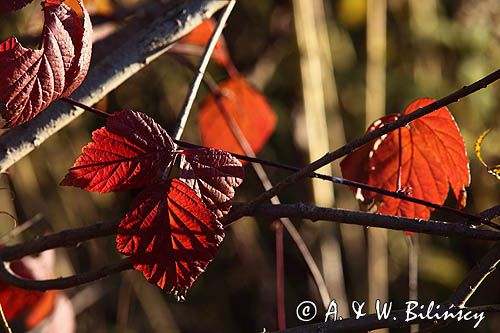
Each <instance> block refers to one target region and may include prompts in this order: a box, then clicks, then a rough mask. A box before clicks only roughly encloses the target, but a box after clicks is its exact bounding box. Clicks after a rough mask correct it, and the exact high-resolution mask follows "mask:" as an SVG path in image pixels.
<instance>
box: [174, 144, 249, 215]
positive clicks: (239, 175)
mask: <svg viewBox="0 0 500 333" xmlns="http://www.w3.org/2000/svg"><path fill="white" fill-rule="evenodd" d="M180 168H181V171H180V174H179V178H180V179H181V180H182V181H183V182H185V183H186V184H188V185H189V186H190V187H191V188H193V189H195V190H196V192H197V193H198V195H199V196H200V197H201V198H202V199H203V202H204V203H205V204H206V205H207V207H208V209H210V210H211V211H212V212H213V213H214V214H215V215H216V216H217V217H218V218H221V217H223V216H224V215H226V214H227V213H228V212H229V210H230V209H231V205H232V200H233V197H234V188H235V187H238V186H240V184H241V183H242V182H243V177H244V174H245V173H244V169H243V166H242V165H241V162H240V161H239V160H238V159H236V158H235V157H233V156H232V155H231V154H229V153H227V152H225V151H222V150H217V149H204V148H203V149H186V150H184V151H182V153H181V164H180Z"/></svg>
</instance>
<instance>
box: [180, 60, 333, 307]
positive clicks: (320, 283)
mask: <svg viewBox="0 0 500 333" xmlns="http://www.w3.org/2000/svg"><path fill="white" fill-rule="evenodd" d="M174 59H175V60H176V61H178V62H179V63H180V64H181V65H183V66H186V67H188V68H189V69H191V70H193V71H196V68H195V67H194V66H193V64H192V63H191V62H189V61H188V60H187V59H185V58H184V57H182V56H175V57H174ZM203 81H204V83H205V84H206V85H207V87H208V89H209V90H210V92H211V93H212V94H214V96H215V101H216V103H217V106H218V108H219V111H221V113H222V116H223V117H224V120H225V121H226V123H227V125H228V127H229V128H230V130H231V133H232V135H233V137H234V139H235V140H236V141H237V142H238V144H239V145H240V148H241V149H242V150H243V151H244V152H245V154H246V155H239V154H232V153H231V154H232V155H233V156H235V157H237V158H239V159H241V160H246V161H249V162H252V163H251V165H252V168H253V169H254V171H255V173H256V174H257V177H258V178H259V180H260V182H261V183H262V186H263V187H264V189H266V190H268V189H270V188H272V183H271V181H270V179H269V177H268V175H267V173H266V171H265V170H264V168H263V167H262V165H261V164H265V162H268V161H265V160H261V159H259V158H257V156H256V155H255V152H254V151H253V149H252V147H251V146H250V143H249V142H248V140H247V139H246V137H245V135H244V133H243V132H242V130H241V128H240V127H239V126H238V124H237V123H236V121H235V120H234V118H233V117H232V116H231V114H230V113H229V112H227V110H226V107H225V106H224V103H222V101H221V97H222V92H221V90H220V88H219V86H218V85H217V83H216V82H215V80H214V79H213V78H212V77H211V76H210V74H208V73H207V75H205V76H204V77H203ZM174 142H175V143H176V144H177V145H180V146H181V147H186V148H206V147H203V146H199V145H195V144H191V143H187V142H183V141H180V140H175V139H174ZM263 162H264V163H263ZM270 163H271V164H273V162H270ZM277 164H279V163H277ZM271 203H273V204H280V200H279V198H278V197H275V198H273V199H272V200H271ZM279 220H280V222H281V224H282V225H283V226H284V227H285V229H286V230H287V232H288V234H289V235H290V237H291V238H292V240H293V242H294V243H295V245H296V246H297V249H298V250H299V252H300V253H301V255H302V258H303V259H304V261H305V263H306V265H307V267H308V269H309V271H310V273H311V276H312V278H313V280H314V283H315V284H316V287H317V288H318V292H319V294H320V297H321V300H322V302H323V305H324V307H325V308H326V307H328V304H329V302H330V296H329V294H328V289H327V287H326V283H325V280H324V279H323V276H322V275H321V272H320V270H319V268H318V265H317V264H316V261H315V260H314V258H313V256H312V255H311V252H310V251H309V248H308V247H307V244H306V243H305V242H304V240H303V238H302V236H301V235H300V233H299V232H298V230H297V228H295V226H294V225H293V223H292V221H290V219H289V218H286V217H281V218H280V219H279ZM276 231H277V232H278V230H276Z"/></svg>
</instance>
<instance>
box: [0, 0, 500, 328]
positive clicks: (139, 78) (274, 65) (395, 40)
mask: <svg viewBox="0 0 500 333" xmlns="http://www.w3.org/2000/svg"><path fill="white" fill-rule="evenodd" d="M87 2H88V3H89V4H88V5H89V7H90V8H91V11H92V13H93V16H94V18H93V21H94V23H95V30H96V35H97V36H99V37H98V38H101V37H103V36H106V35H107V34H109V33H112V32H113V31H114V30H116V29H119V28H120V27H122V26H123V25H124V24H126V23H127V22H128V17H129V16H133V15H134V13H136V12H139V11H140V9H141V8H142V6H145V5H147V4H146V3H147V1H140V0H136V1H132V0H109V1H102V0H98V1H87ZM375 2H376V1H375ZM323 5H324V18H325V22H324V23H325V24H326V26H327V29H328V30H327V31H328V38H329V42H330V46H331V47H330V52H331V58H332V64H331V69H330V71H331V73H330V74H334V78H335V82H336V90H337V91H336V92H334V91H325V95H326V96H327V98H328V94H336V95H337V96H338V107H337V108H335V110H331V109H328V108H327V110H326V113H327V114H326V119H328V124H327V126H328V129H329V131H330V133H329V137H330V146H331V148H335V147H338V146H340V144H341V142H339V141H335V140H333V139H332V138H333V137H337V138H338V137H340V138H344V137H345V139H346V140H348V141H349V140H351V139H354V138H356V137H359V136H360V135H362V134H363V133H364V131H365V129H366V127H367V124H366V123H365V104H366V103H370V101H366V103H365V86H366V84H365V75H366V62H367V61H366V54H367V50H366V21H367V3H366V0H325V1H324V3H323ZM38 6H39V4H38V2H35V3H34V4H32V5H30V6H28V7H27V8H25V9H23V10H22V11H20V12H19V13H15V14H13V15H10V16H8V17H6V18H1V21H0V36H1V39H2V40H5V39H6V38H7V37H9V36H10V35H11V34H15V35H17V36H25V37H23V38H25V39H26V40H27V41H31V40H34V39H33V38H32V36H36V34H37V33H38V32H39V30H40V27H41V23H42V18H41V15H40V14H41V13H40V10H39V7H38ZM293 8H294V7H293V5H292V1H291V0H275V1H271V0H260V1H250V0H239V1H238V4H237V6H236V9H235V11H234V12H233V14H232V16H231V18H230V20H229V23H228V26H227V28H226V30H225V37H226V40H227V44H228V48H229V51H230V54H231V56H232V58H233V61H234V63H235V64H236V67H237V68H238V69H239V70H240V71H241V73H242V74H243V75H244V76H246V77H247V78H248V79H249V80H250V81H251V82H252V83H253V84H254V85H255V86H256V87H257V88H258V89H259V90H261V91H262V92H263V93H264V94H265V96H266V97H267V98H268V100H269V102H270V104H271V105H272V108H273V110H274V111H275V112H276V114H277V116H278V119H279V121H278V126H277V129H276V131H275V133H274V135H273V136H272V138H271V140H270V142H269V144H268V145H267V146H266V148H265V149H264V150H263V151H262V152H261V153H260V157H262V158H266V159H270V160H276V161H280V162H284V163H289V164H295V165H304V164H306V163H307V162H308V160H309V158H308V152H307V149H308V146H307V144H306V142H307V139H308V138H307V133H306V131H305V129H304V127H305V125H304V115H303V113H304V112H303V110H304V104H303V90H302V82H301V68H300V52H299V47H298V45H297V38H296V35H295V24H294V13H293ZM386 43H387V50H386V51H387V69H386V73H387V78H386V85H385V86H386V95H387V97H386V102H385V109H386V113H397V112H401V111H402V110H404V107H405V106H406V105H407V104H408V103H409V102H411V101H412V100H413V99H415V98H418V97H426V96H427V97H432V98H439V97H442V96H444V95H446V94H448V93H450V92H452V91H454V90H456V89H457V88H459V87H461V86H463V85H466V84H469V83H472V82H473V81H475V80H477V79H479V78H481V77H482V76H484V75H486V74H488V73H489V72H492V71H494V70H496V69H498V65H499V64H500V2H498V1H497V0H462V1H455V0H447V1H437V0H408V1H389V2H388V9H387V39H386ZM33 45H36V43H34V44H33ZM99 47H100V48H101V49H100V50H101V51H99V49H97V50H96V52H95V54H94V59H93V61H94V62H95V61H98V60H99V57H100V55H102V54H103V50H104V52H105V49H106V45H100V46H99ZM192 60H193V61H194V62H196V61H197V58H195V57H194V58H193V59H192ZM209 73H210V74H211V75H212V76H213V77H214V78H215V79H216V80H222V79H224V78H226V74H225V72H224V71H223V70H221V69H220V68H219V67H217V66H216V65H211V66H210V68H209ZM193 76H194V74H193V73H192V72H191V71H190V70H189V69H185V68H183V67H181V66H179V64H178V63H177V62H176V61H175V60H174V59H173V58H172V57H171V56H169V55H168V54H167V55H165V56H163V57H162V58H161V59H159V60H158V61H156V62H155V63H153V64H152V65H151V66H149V67H147V68H146V69H145V70H143V71H141V72H140V73H138V74H137V75H135V76H134V77H133V78H132V79H130V80H128V81H127V82H126V83H125V84H123V85H122V86H121V87H119V88H118V89H117V90H116V91H114V92H113V93H111V94H110V95H109V96H107V97H106V98H105V99H104V100H103V101H101V102H100V103H99V105H98V107H99V108H102V109H105V110H107V111H109V112H114V111H118V110H121V109H125V108H127V109H128V108H130V109H134V110H136V111H142V112H145V113H148V114H150V115H152V116H153V117H154V118H155V119H156V120H157V121H158V122H159V123H161V124H162V125H163V126H164V127H165V128H167V129H168V130H172V129H173V127H174V126H175V120H176V117H177V114H178V112H179V110H180V108H181V106H182V103H183V100H184V98H185V96H186V93H187V89H188V86H189V83H190V81H191V80H192V78H193ZM206 93H207V90H206V89H205V88H203V89H202V91H201V94H200V95H202V96H203V95H205V94H206ZM499 96H500V84H498V83H496V84H493V85H492V86H490V87H488V88H487V89H484V90H482V91H479V92H478V93H475V94H474V95H473V96H469V97H467V98H465V99H463V100H461V101H460V102H458V103H456V104H454V105H452V106H451V107H450V110H451V112H452V113H453V115H454V117H455V119H456V120H457V123H458V125H459V127H460V130H461V132H462V135H463V137H464V139H465V143H466V146H467V150H468V154H469V157H470V169H471V174H472V184H471V186H470V188H469V189H468V198H469V200H468V206H467V208H466V210H467V211H470V212H480V211H482V210H484V209H486V208H489V207H491V206H493V205H496V204H498V203H499V201H498V199H499V197H500V196H499V194H500V186H499V183H498V181H496V180H495V179H494V177H492V176H491V175H488V174H487V172H486V170H485V169H484V167H483V166H481V164H480V163H479V162H478V160H477V159H476V158H475V156H474V149H473V147H474V141H475V139H476V138H477V137H478V136H479V135H480V134H481V133H482V132H483V130H485V129H487V128H493V129H494V132H492V133H491V134H490V135H489V136H488V137H487V138H486V140H485V142H484V145H483V157H484V158H485V160H486V161H488V162H489V163H490V164H494V163H498V162H499V158H500V145H498V140H499V138H500V137H499V131H500V129H499V127H498V126H499V115H500V112H499V110H500V98H499ZM198 101H201V98H199V99H198ZM332 112H334V113H336V114H337V116H338V117H337V118H335V117H333V119H337V120H336V121H338V119H341V121H342V125H343V126H340V127H339V126H338V125H339V124H338V123H333V122H332V121H331V119H332V114H331V113H332ZM102 125H103V121H102V120H101V119H98V118H96V117H95V116H93V115H91V114H85V115H84V116H82V117H80V118H79V119H78V120H77V121H74V122H73V123H71V124H70V125H69V126H68V127H67V128H65V129H64V130H63V131H61V132H60V133H59V134H57V135H54V136H53V137H52V138H51V139H50V140H48V141H47V142H46V143H44V144H43V145H41V146H40V147H39V148H38V149H36V150H35V151H34V152H33V153H31V154H30V155H29V156H28V157H26V158H24V159H22V160H21V161H19V162H18V163H17V164H16V165H15V166H14V167H12V168H11V169H10V170H9V173H8V174H5V175H2V178H1V182H2V184H1V185H0V187H2V188H7V189H10V190H6V191H1V192H0V199H1V201H0V204H1V209H0V210H2V211H5V212H8V213H9V214H11V215H13V216H15V217H16V219H17V221H18V222H19V223H20V224H21V223H23V221H30V220H31V219H32V218H33V217H35V216H37V215H38V214H41V216H42V218H41V219H37V220H35V221H34V223H32V224H33V225H32V226H31V227H30V228H29V229H28V230H26V231H24V232H23V233H22V234H21V235H19V236H16V237H13V238H11V239H10V240H9V241H10V242H14V241H17V240H21V239H24V240H26V239H30V238H33V237H36V236H37V235H40V234H43V233H47V232H51V231H59V230H63V229H66V228H74V227H79V226H83V225H89V224H92V223H95V222H96V221H104V220H110V219H119V218H121V217H122V216H123V215H124V214H125V212H126V210H127V208H128V206H129V204H130V202H131V200H132V198H133V196H134V195H135V194H136V193H134V192H127V193H120V194H107V195H99V194H93V193H88V192H85V191H82V190H79V189H76V188H65V187H59V186H58V183H59V181H60V180H61V179H62V178H63V176H64V175H65V173H66V171H67V169H68V168H69V167H70V166H71V165H72V162H73V161H74V159H75V158H76V157H77V156H78V154H79V153H80V151H81V148H82V147H83V146H84V145H85V144H86V143H87V142H88V141H89V140H90V137H91V132H92V130H94V129H97V128H99V127H101V126H102ZM334 128H335V129H336V131H344V130H345V132H344V133H340V134H339V133H338V132H334V131H333V130H332V129H334ZM339 128H340V130H339ZM255 130H256V131H258V130H259V129H258V128H256V129H255ZM183 139H184V140H186V141H191V142H194V143H198V142H199V133H198V127H197V116H196V109H195V110H194V112H193V114H192V116H191V118H190V120H189V123H188V126H187V129H186V132H185V135H184V138H183ZM313 145H314V142H313ZM337 170H338V169H335V167H334V173H337ZM268 172H269V175H270V177H271V180H272V181H274V182H277V181H279V180H280V179H282V178H283V177H285V175H286V172H283V171H279V170H273V169H269V170H268ZM337 175H338V173H337ZM261 191H262V188H261V185H260V183H259V181H258V179H257V177H256V176H255V174H254V173H253V171H252V170H251V169H249V168H247V176H246V179H245V182H244V185H243V186H242V187H240V189H239V190H238V191H237V201H246V200H249V199H251V198H253V197H254V196H255V195H256V194H258V193H260V192H261ZM335 194H336V197H335V203H334V205H335V206H336V207H342V208H350V209H358V204H357V203H356V202H355V200H354V196H353V195H352V193H351V192H349V191H348V190H346V189H342V188H337V187H336V188H335ZM281 199H282V201H283V202H288V203H291V202H313V200H314V199H313V195H312V189H311V183H310V181H302V182H300V183H298V184H296V185H294V186H293V187H292V188H290V190H288V191H286V192H284V193H283V194H282V196H281ZM450 204H453V202H451V201H450ZM38 216H40V215H38ZM433 218H436V219H447V220H452V221H453V220H455V217H454V216H450V215H447V214H442V213H435V214H434V215H433ZM32 221H33V220H32ZM271 222H272V221H269V220H265V219H262V220H255V219H250V218H244V219H242V220H241V221H240V222H238V223H235V224H234V226H233V227H231V228H229V229H228V230H227V235H226V239H225V241H224V243H223V245H222V247H221V249H220V251H219V254H218V255H217V257H216V259H215V261H214V262H213V263H212V264H210V265H209V267H208V269H207V272H206V273H205V274H203V275H202V276H201V278H199V280H198V281H197V282H196V283H195V285H194V286H193V288H192V289H191V291H190V292H189V294H188V297H187V301H186V302H184V303H176V302H175V301H174V300H173V299H172V298H169V297H167V296H165V295H163V294H162V292H161V291H160V290H159V289H157V288H156V287H154V286H150V285H148V283H147V282H145V281H144V280H143V279H142V277H141V275H140V274H139V273H135V272H127V273H124V274H121V275H119V276H113V277H110V278H107V279H105V280H103V281H100V282H98V283H95V284H92V285H89V286H85V287H81V288H77V289H74V290H69V291H68V292H67V294H68V295H69V296H70V297H71V298H72V301H73V303H74V306H75V311H76V313H77V322H78V331H79V332H261V331H262V330H263V329H264V328H266V329H267V330H268V331H269V330H273V329H276V319H275V318H276V316H275V312H276V310H275V309H276V301H275V268H274V265H275V253H274V251H275V245H274V233H273V228H272V224H271ZM296 222H297V223H296V225H297V227H298V228H299V229H300V231H301V234H302V235H303V237H304V238H305V240H306V242H307V244H308V245H309V246H310V249H311V251H312V253H313V255H314V257H315V259H316V260H317V262H318V264H319V265H320V267H321V268H322V270H323V271H324V272H325V274H327V272H338V271H341V272H343V275H344V277H345V294H346V295H347V301H352V300H359V301H365V300H367V285H368V279H367V253H366V251H367V250H366V249H367V245H366V230H363V228H361V227H342V228H339V227H337V226H332V224H327V223H325V222H318V223H310V222H302V221H296ZM12 223H13V220H12V218H11V217H10V216H8V215H5V214H4V215H1V216H0V225H1V226H2V230H4V232H6V231H8V230H9V229H10V228H12ZM323 231H328V233H331V234H332V235H335V239H336V240H338V242H337V244H339V249H340V252H339V253H341V257H339V258H340V261H338V262H337V264H336V265H334V264H333V263H332V260H331V255H333V254H331V253H329V252H328V251H329V250H328V249H329V248H328V247H324V243H325V242H326V241H327V240H328V237H326V236H325V232H323ZM4 241H5V239H4ZM419 241H420V259H419V298H420V300H421V301H422V302H429V301H431V300H436V301H439V300H444V299H445V298H446V297H447V296H448V295H449V294H450V293H451V292H453V290H454V288H455V287H456V286H457V285H458V284H459V282H460V281H461V279H462V278H463V277H464V276H465V274H466V272H467V271H468V270H470V269H471V268H472V267H473V265H474V263H475V262H476V260H477V259H478V258H479V257H480V256H481V255H482V254H483V253H484V252H485V251H486V249H487V248H488V246H489V245H490V244H489V243H487V242H478V241H472V240H462V239H456V238H454V239H449V238H442V237H431V236H425V235H420V236H419ZM408 243H409V242H408V236H406V235H405V234H404V233H402V232H393V231H390V232H389V233H388V279H389V299H390V300H391V301H393V302H394V307H400V306H403V305H404V302H405V301H406V300H408ZM330 249H331V248H330ZM333 250H335V248H333ZM57 258H58V259H57V265H56V272H57V275H67V274H72V273H74V272H82V271H87V270H90V269H95V268H97V267H99V266H101V265H104V264H106V263H110V262H112V261H116V260H118V258H119V256H118V254H117V252H116V250H115V244H114V239H113V238H105V239H97V240H93V241H90V242H87V243H85V244H82V245H81V246H79V247H78V248H76V249H69V250H60V251H59V252H58V257H57ZM326 280H327V283H328V287H329V292H330V295H331V297H332V298H336V297H337V295H339V294H340V293H341V292H342V291H339V290H338V289H337V288H338V286H342V285H343V284H344V283H340V284H339V283H337V284H332V285H331V284H330V283H329V282H328V281H330V280H329V279H328V277H326ZM498 282H499V273H498V272H496V273H493V275H492V276H491V277H490V278H489V279H488V280H487V281H486V283H485V284H484V285H483V286H482V288H481V290H479V292H478V293H477V295H476V296H474V298H473V300H472V304H486V303H488V304H490V303H499V302H500V284H499V283H498ZM285 291H286V309H287V324H288V326H296V325H299V324H301V323H300V322H299V321H298V320H297V319H296V317H295V307H296V306H297V304H299V303H300V302H301V301H303V300H313V301H315V302H316V304H318V306H319V305H320V304H321V301H320V299H319V295H318V292H317V289H316V288H315V286H314V284H313V283H312V280H311V279H310V277H309V274H308V270H307V267H306V266H305V264H304V261H303V259H302V258H301V256H300V254H299V252H298V251H297V249H296V248H295V245H294V244H293V243H292V242H291V240H290V238H289V237H288V236H285ZM319 313H320V316H319V317H318V319H321V318H320V317H322V315H321V314H322V313H323V312H322V311H321V310H320V312H319ZM487 318H488V319H487V321H485V322H484V323H483V324H481V325H480V327H479V329H477V332H498V328H499V327H500V317H499V316H498V315H496V316H495V315H488V316H487ZM471 330H472V324H471V323H463V322H462V323H459V324H455V325H452V326H450V327H448V328H445V329H443V330H441V331H442V332H469V331H471ZM401 331H407V330H401Z"/></svg>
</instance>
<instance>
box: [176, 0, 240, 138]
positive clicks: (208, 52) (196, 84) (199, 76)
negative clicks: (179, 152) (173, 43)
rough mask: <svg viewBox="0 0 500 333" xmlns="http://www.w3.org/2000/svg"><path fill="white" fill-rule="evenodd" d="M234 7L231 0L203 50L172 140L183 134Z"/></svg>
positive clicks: (233, 1)
mask: <svg viewBox="0 0 500 333" xmlns="http://www.w3.org/2000/svg"><path fill="white" fill-rule="evenodd" d="M235 5H236V0H231V1H230V2H229V3H228V5H227V7H226V9H225V10H224V13H223V14H222V17H221V19H220V21H219V23H218V24H217V28H216V29H215V31H214V33H213V35H212V37H211V38H210V42H209V43H208V45H207V48H206V49H205V52H204V53H203V57H202V58H201V62H200V65H199V67H198V71H197V73H196V77H195V79H194V80H193V82H192V83H191V87H190V89H189V94H188V97H187V98H186V101H185V103H184V106H183V107H182V111H181V113H180V115H179V120H178V122H177V128H176V129H175V131H174V135H173V138H175V139H177V140H179V139H180V138H181V136H182V133H183V132H184V127H185V126H186V123H187V120H188V118H189V113H190V111H191V108H192V106H193V103H194V100H195V99H196V95H197V94H198V90H199V88H200V85H201V82H202V80H203V76H204V73H205V70H206V69H207V66H208V63H209V62H210V58H211V56H212V53H213V51H214V49H215V45H217V42H218V40H219V37H220V36H221V34H222V30H224V27H225V25H226V22H227V20H228V18H229V16H230V15H231V12H232V10H233V8H234V6H235Z"/></svg>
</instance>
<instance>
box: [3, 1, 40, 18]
mask: <svg viewBox="0 0 500 333" xmlns="http://www.w3.org/2000/svg"><path fill="white" fill-rule="evenodd" d="M31 2H33V0H2V1H0V16H2V15H6V14H9V13H11V12H13V11H15V10H18V9H21V8H23V7H24V6H26V5H27V4H29V3H31Z"/></svg>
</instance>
